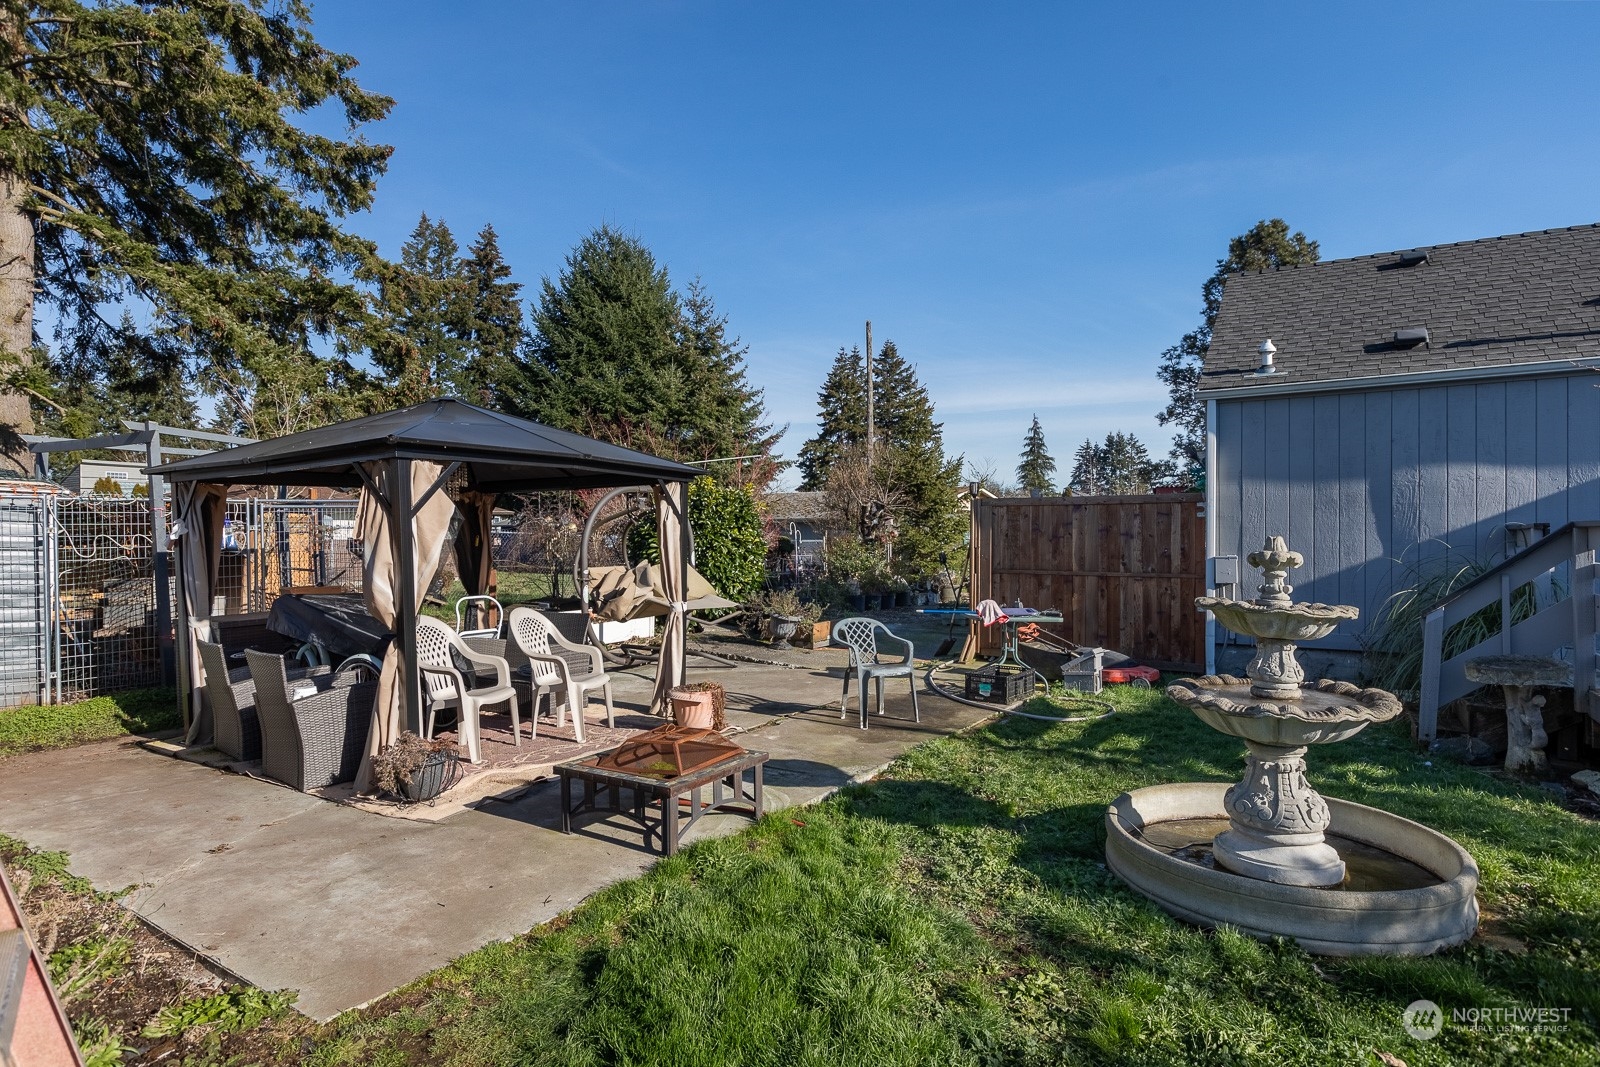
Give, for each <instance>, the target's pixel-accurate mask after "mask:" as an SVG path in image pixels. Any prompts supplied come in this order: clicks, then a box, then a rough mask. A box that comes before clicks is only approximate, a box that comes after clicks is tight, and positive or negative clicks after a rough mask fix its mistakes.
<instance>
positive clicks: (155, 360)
mask: <svg viewBox="0 0 1600 1067" xmlns="http://www.w3.org/2000/svg"><path fill="white" fill-rule="evenodd" d="M116 331H117V332H116V337H117V343H116V345H115V347H114V348H112V349H111V350H110V352H109V353H108V359H107V361H106V363H105V364H104V365H102V366H85V365H78V364H72V363H67V362H63V361H57V360H50V361H49V362H48V363H47V364H46V365H45V366H46V367H47V368H48V371H49V373H50V375H51V389H50V394H49V395H50V396H51V397H52V401H51V403H49V404H46V405H42V408H43V410H42V411H41V413H40V418H39V424H40V427H41V428H42V429H44V430H45V431H46V432H47V433H51V434H55V435H58V436H61V437H90V436H93V435H95V434H111V433H122V432H124V427H123V425H122V422H123V420H124V419H131V420H134V421H139V422H142V421H144V420H146V419H149V420H152V421H155V422H159V423H161V424H162V425H165V426H194V425H195V416H196V412H195V402H194V393H193V390H192V388H191V382H190V381H189V374H188V372H187V369H186V368H185V366H184V356H183V349H182V346H181V345H180V344H179V343H178V342H177V339H175V338H172V337H170V336H165V335H157V334H152V333H150V332H148V331H141V330H139V329H138V328H137V326H136V325H135V323H134V320H133V316H132V315H131V314H129V313H128V312H126V311H124V312H123V313H122V316H121V319H120V320H119V322H118V323H117V327H116ZM73 455H76V454H75V453H74V454H73Z"/></svg>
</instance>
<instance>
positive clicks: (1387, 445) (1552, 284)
mask: <svg viewBox="0 0 1600 1067" xmlns="http://www.w3.org/2000/svg"><path fill="white" fill-rule="evenodd" d="M1423 331H1425V332H1423ZM1419 332H1422V339H1421V340H1418V334H1419ZM1268 339H1270V340H1271V341H1272V347H1273V349H1275V351H1273V352H1272V353H1271V356H1272V359H1271V363H1272V370H1271V372H1270V373H1262V372H1261V369H1262V365H1263V363H1264V362H1265V356H1264V354H1263V353H1262V352H1261V346H1262V343H1263V342H1264V341H1267V340H1268ZM1597 368H1600V227H1595V226H1582V227H1573V228H1571V229H1566V230H1551V231H1541V232H1539V233H1532V234H1516V235H1512V236H1509V237H1502V238H1492V239H1488V240H1483V241H1469V242H1464V243H1461V244H1454V245H1442V246H1435V247H1431V248H1425V249H1415V250H1408V251H1407V252H1396V253H1387V254H1384V255H1378V256H1366V257H1361V258H1359V259H1352V260H1337V261H1330V262H1326V263H1321V264H1315V265H1312V266H1309V267H1301V268H1292V269H1290V268H1285V269H1281V270H1276V271H1267V272H1261V273H1253V274H1240V275H1234V276H1232V277H1230V278H1229V279H1228V282H1227V285H1226V288H1225V290H1224V297H1223V305H1222V310H1221V312H1220V314H1219V316H1218V321H1217V328H1216V331H1215V334H1214V337H1213V341H1212V346H1211V351H1210V352H1209V353H1208V356H1207V360H1206V367H1205V373H1204V374H1203V375H1202V379H1201V383H1200V395H1201V397H1202V399H1203V400H1204V401H1205V402H1206V404H1207V412H1208V417H1209V421H1208V453H1209V454H1208V459H1207V497H1208V501H1207V514H1208V516H1209V521H1208V526H1209V529H1208V542H1209V543H1208V546H1207V550H1208V555H1209V556H1210V557H1212V566H1213V574H1214V575H1216V576H1218V577H1220V578H1224V579H1225V578H1227V577H1229V576H1230V574H1229V572H1230V570H1232V571H1233V573H1234V574H1235V575H1236V577H1237V585H1236V586H1235V587H1234V588H1232V589H1231V590H1229V589H1224V592H1227V593H1231V594H1232V595H1235V596H1242V597H1250V596H1254V595H1255V591H1256V590H1255V586H1256V584H1257V583H1259V581H1260V577H1259V572H1257V571H1255V570H1254V569H1253V568H1251V567H1249V566H1248V564H1247V563H1246V562H1245V557H1246V556H1247V555H1248V554H1249V553H1250V552H1252V551H1254V550H1256V549H1257V548H1259V547H1261V542H1262V540H1263V538H1264V537H1265V536H1266V535H1268V534H1283V535H1284V536H1286V537H1287V538H1288V540H1289V545H1290V547H1291V548H1293V549H1295V550H1296V551H1299V552H1301V553H1303V554H1304V555H1305V557H1306V565H1305V566H1304V567H1302V568H1300V569H1299V570H1297V571H1294V572H1292V573H1291V575H1290V578H1289V580H1290V582H1291V583H1292V584H1293V585H1294V586H1295V592H1294V598H1295V599H1296V600H1309V601H1320V602H1323V603H1337V604H1354V605H1356V606H1357V607H1359V608H1360V609H1361V613H1362V614H1361V618H1360V619H1359V620H1356V621H1354V622H1351V623H1346V624H1344V625H1342V626H1341V627H1340V628H1339V629H1338V630H1337V631H1336V632H1335V633H1334V634H1333V635H1332V636H1330V637H1329V638H1327V639H1326V640H1324V641H1321V642H1318V643H1317V647H1319V648H1327V649H1345V650H1352V651H1354V650H1359V649H1360V648H1361V643H1360V635H1361V634H1363V633H1364V632H1366V630H1367V628H1368V627H1369V626H1370V625H1372V624H1373V623H1374V622H1375V621H1376V620H1377V618H1378V616H1379V615H1380V613H1381V612H1382V610H1383V607H1384V605H1385V602H1386V601H1387V600H1388V598H1389V597H1390V596H1391V594H1393V593H1394V592H1396V591H1397V590H1398V589H1402V588H1405V587H1406V586H1408V585H1409V584H1410V583H1411V582H1412V581H1413V580H1414V576H1415V574H1416V573H1417V571H1418V568H1419V567H1420V568H1421V569H1423V570H1426V569H1427V568H1428V566H1429V565H1430V564H1431V563H1435V562H1437V563H1438V564H1439V565H1441V566H1443V565H1447V564H1448V565H1450V566H1452V567H1456V566H1460V565H1462V564H1464V563H1466V562H1467V561H1469V560H1471V561H1477V562H1494V561H1498V560H1499V559H1502V558H1504V557H1505V556H1506V554H1507V552H1508V550H1510V549H1512V548H1513V547H1514V546H1515V545H1516V544H1517V543H1518V542H1517V540H1516V537H1517V535H1515V534H1513V533H1511V532H1510V529H1508V528H1514V527H1515V525H1516V524H1527V525H1528V526H1529V527H1532V528H1533V531H1534V532H1531V533H1530V534H1525V535H1521V536H1523V537H1524V538H1526V537H1528V536H1532V537H1537V532H1536V531H1537V529H1538V527H1539V526H1541V525H1542V524H1548V526H1546V527H1545V529H1547V530H1548V529H1555V528H1558V527H1560V526H1561V525H1562V524H1564V523H1566V522H1568V521H1576V520H1586V519H1597V518H1600V369H1597ZM1523 543H1525V541H1524V542H1523ZM1219 557H1220V559H1219ZM1228 557H1234V561H1229V560H1228ZM1216 639H1217V640H1218V641H1219V642H1220V641H1222V640H1225V639H1226V638H1225V635H1224V634H1223V632H1222V631H1221V630H1220V628H1218V632H1217V634H1216ZM1418 639H1419V641H1420V639H1421V638H1420V635H1419V638H1418ZM1236 640H1238V641H1241V642H1242V641H1245V640H1247V639H1244V638H1238V639H1236Z"/></svg>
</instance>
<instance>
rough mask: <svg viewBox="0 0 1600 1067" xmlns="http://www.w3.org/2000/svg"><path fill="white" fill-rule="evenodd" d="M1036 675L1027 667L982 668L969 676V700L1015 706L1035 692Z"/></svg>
mask: <svg viewBox="0 0 1600 1067" xmlns="http://www.w3.org/2000/svg"><path fill="white" fill-rule="evenodd" d="M1033 681H1034V674H1033V672H1032V671H1031V670H1029V669H1028V668H1026V667H1010V666H1007V667H998V666H989V667H980V668H979V669H978V670H975V671H972V672H970V673H969V674H968V675H967V699H968V700H982V701H985V702H986V703H990V704H1015V703H1016V702H1017V701H1019V700H1021V699H1022V698H1023V697H1025V696H1027V695H1028V694H1030V693H1031V692H1033Z"/></svg>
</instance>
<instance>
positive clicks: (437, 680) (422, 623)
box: [417, 615, 522, 763]
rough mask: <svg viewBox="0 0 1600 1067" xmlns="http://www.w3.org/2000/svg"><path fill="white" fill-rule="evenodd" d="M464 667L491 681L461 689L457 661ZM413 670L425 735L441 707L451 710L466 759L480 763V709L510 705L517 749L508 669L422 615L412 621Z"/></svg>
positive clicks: (519, 729)
mask: <svg viewBox="0 0 1600 1067" xmlns="http://www.w3.org/2000/svg"><path fill="white" fill-rule="evenodd" d="M458 658H459V659H462V660H465V661H466V662H468V663H470V664H471V665H472V668H473V672H474V673H476V672H478V671H491V670H492V671H493V672H494V674H495V681H494V683H493V684H492V685H489V686H487V687H485V688H482V689H473V688H471V687H469V686H468V685H467V681H466V678H465V677H463V674H462V671H461V669H460V668H459V667H457V666H456V660H457V659H458ZM417 669H418V670H419V671H420V672H421V673H422V682H423V692H424V694H425V695H426V696H427V698H428V729H427V735H428V736H429V737H432V736H433V725H434V716H435V715H436V714H437V712H438V711H439V710H440V709H441V708H455V709H456V716H457V718H458V719H460V724H459V728H458V729H457V731H456V732H457V734H458V735H459V737H460V738H461V743H462V744H464V745H466V746H467V759H468V760H470V761H471V762H473V763H482V762H483V759H482V756H481V755H480V754H479V751H478V747H479V746H478V712H479V709H481V708H482V707H483V706H484V705H485V704H501V703H509V704H510V705H511V737H512V743H513V744H515V745H517V746H518V747H521V745H522V721H521V717H520V714H519V712H518V710H517V691H516V689H515V687H513V686H512V684H511V668H510V667H508V666H507V665H506V661H505V660H503V659H499V658H498V657H495V656H486V655H484V654H483V653H481V652H474V651H473V650H472V649H471V648H469V647H468V646H467V644H466V642H464V641H462V640H461V638H460V637H459V636H458V635H457V634H456V632H455V631H454V630H452V629H451V628H450V626H449V624H448V623H443V622H440V621H439V620H438V619H431V618H429V617H427V616H426V615H424V616H422V617H421V618H419V619H418V620H417Z"/></svg>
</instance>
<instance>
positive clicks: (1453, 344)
mask: <svg viewBox="0 0 1600 1067" xmlns="http://www.w3.org/2000/svg"><path fill="white" fill-rule="evenodd" d="M1408 251H1409V250H1408ZM1418 251H1424V252H1427V253H1428V260H1427V262H1426V263H1423V264H1421V265H1419V266H1410V267H1407V266H1401V265H1400V253H1399V252H1386V253H1381V254H1379V255H1373V256H1361V257H1358V258H1355V259H1337V260H1328V261H1326V262H1323V263H1315V264H1312V265H1310V266H1306V267H1284V268H1280V269H1277V270H1271V271H1261V272H1255V273H1242V274H1235V275H1231V276H1230V277H1229V278H1228V280H1227V284H1226V286H1225V287H1224V289H1223V297H1222V309H1221V311H1220V312H1219V313H1218V315H1217V323H1216V328H1215V330H1214V331H1213V334H1212V338H1211V348H1210V351H1209V353H1208V354H1207V357H1206V362H1205V369H1204V371H1203V373H1202V374H1201V377H1200V390H1201V391H1202V392H1205V391H1207V390H1212V389H1235V388H1240V387H1256V386H1275V387H1277V388H1279V389H1282V388H1292V387H1293V385H1294V384H1297V383H1301V382H1307V383H1309V382H1317V381H1328V380H1332V379H1344V378H1367V377H1375V376H1383V375H1394V374H1416V373H1425V372H1427V371H1430V370H1447V369H1459V368H1471V367H1493V366H1501V365H1507V364H1523V363H1544V362H1550V361H1564V360H1569V359H1578V358H1583V357H1594V356H1600V224H1596V225H1591V226H1573V227H1570V228H1567V229H1560V230H1540V231H1538V232H1535V233H1519V234H1511V235H1509V236H1506V237H1491V238H1485V239H1483V240H1478V241H1463V242H1460V243H1458V244H1447V245H1431V246H1428V247H1425V248H1421V249H1419V250H1418ZM1410 327H1426V328H1427V330H1428V332H1429V340H1428V343H1427V344H1423V345H1417V346H1415V347H1402V346H1399V345H1396V344H1395V343H1394V334H1395V331H1396V330H1402V329H1406V328H1410ZM1267 338H1271V339H1272V343H1273V345H1274V346H1276V347H1277V350H1278V351H1277V356H1276V363H1277V369H1278V373H1276V374H1271V375H1258V374H1256V373H1255V370H1256V368H1257V366H1259V364H1260V362H1261V359H1260V356H1259V355H1258V354H1257V351H1256V350H1257V348H1258V347H1259V346H1260V344H1261V342H1262V341H1264V340H1266V339H1267Z"/></svg>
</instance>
